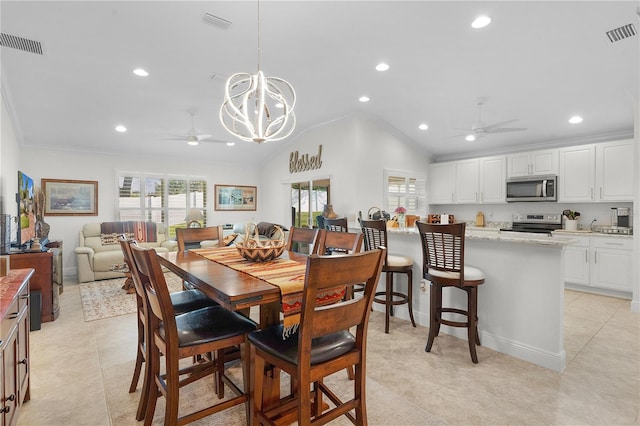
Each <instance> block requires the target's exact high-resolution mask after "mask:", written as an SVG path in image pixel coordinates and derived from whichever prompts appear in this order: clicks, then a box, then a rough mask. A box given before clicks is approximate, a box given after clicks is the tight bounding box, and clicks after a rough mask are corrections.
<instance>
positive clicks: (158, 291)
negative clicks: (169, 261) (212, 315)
mask: <svg viewBox="0 0 640 426" xmlns="http://www.w3.org/2000/svg"><path fill="white" fill-rule="evenodd" d="M131 254H132V258H133V261H134V262H135V267H136V269H137V274H138V277H139V279H140V281H141V284H142V288H143V290H144V294H145V296H146V298H147V303H148V314H149V315H148V317H147V321H148V322H149V326H150V329H151V330H157V329H158V326H159V324H164V329H165V340H166V341H167V343H168V344H172V343H173V344H175V345H176V347H177V346H178V343H177V342H178V340H177V339H178V335H177V333H176V320H175V312H174V309H173V304H172V303H171V296H170V295H169V288H168V287H167V282H166V280H165V278H164V273H163V272H162V267H161V266H160V261H159V260H158V255H157V254H156V251H155V250H154V249H148V248H144V247H138V246H131Z"/></svg>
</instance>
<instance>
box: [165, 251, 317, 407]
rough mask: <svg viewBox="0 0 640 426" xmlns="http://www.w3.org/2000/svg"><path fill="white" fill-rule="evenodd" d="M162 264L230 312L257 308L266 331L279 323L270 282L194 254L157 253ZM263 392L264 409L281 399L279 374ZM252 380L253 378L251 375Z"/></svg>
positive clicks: (272, 374)
mask: <svg viewBox="0 0 640 426" xmlns="http://www.w3.org/2000/svg"><path fill="white" fill-rule="evenodd" d="M157 255H158V258H159V260H160V264H162V265H163V266H165V267H166V268H167V269H169V270H170V271H171V272H173V273H175V274H176V275H178V276H179V277H180V278H181V279H182V280H183V281H187V282H189V283H190V284H192V285H193V286H195V287H196V288H197V289H198V290H200V291H202V292H203V293H204V294H205V295H207V296H208V297H209V298H211V299H212V300H215V301H216V302H218V303H219V304H220V305H221V306H223V307H225V308H227V309H229V310H231V311H241V312H243V313H245V314H246V315H248V311H249V308H251V307H254V306H258V307H259V310H260V320H259V327H260V328H264V327H268V326H270V325H275V324H278V323H279V322H280V313H281V306H280V304H281V295H280V289H279V288H278V287H277V286H275V285H273V284H269V283H268V282H266V281H264V280H262V279H260V278H256V277H254V276H251V275H249V274H246V273H244V272H240V271H238V270H235V269H232V268H230V267H228V266H225V265H222V264H220V263H217V262H214V261H212V260H209V259H207V258H205V257H203V256H200V255H199V254H196V253H194V252H191V251H188V250H187V251H177V252H168V253H157ZM307 257H308V256H307V255H305V254H300V253H296V252H292V251H287V250H285V252H284V253H283V254H282V256H280V258H281V259H290V260H294V261H300V262H306V259H307ZM265 374H266V377H265V383H264V387H265V388H269V389H270V391H268V392H263V395H264V401H263V404H264V405H265V406H269V405H270V404H271V403H273V402H275V401H277V400H278V399H279V398H280V372H279V371H276V370H272V371H268V372H266V373H265ZM249 377H251V375H249Z"/></svg>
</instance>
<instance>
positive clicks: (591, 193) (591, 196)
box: [589, 187, 593, 200]
mask: <svg viewBox="0 0 640 426" xmlns="http://www.w3.org/2000/svg"><path fill="white" fill-rule="evenodd" d="M589 198H591V199H592V200H593V187H592V188H590V189H589Z"/></svg>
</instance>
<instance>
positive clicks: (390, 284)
mask: <svg viewBox="0 0 640 426" xmlns="http://www.w3.org/2000/svg"><path fill="white" fill-rule="evenodd" d="M386 275H387V276H386V277H385V278H386V286H387V288H386V291H385V304H384V309H385V311H384V312H385V313H384V332H385V333H386V334H389V316H390V315H392V310H391V303H390V302H391V300H390V298H391V297H393V296H392V295H391V288H392V287H393V281H392V280H393V274H392V273H391V272H387V274H386Z"/></svg>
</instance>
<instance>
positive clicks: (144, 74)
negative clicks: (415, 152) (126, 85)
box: [133, 68, 149, 77]
mask: <svg viewBox="0 0 640 426" xmlns="http://www.w3.org/2000/svg"><path fill="white" fill-rule="evenodd" d="M133 73H134V74H135V75H137V76H138V77H147V76H148V75H149V73H148V72H147V70H145V69H142V68H136V69H135V70H133Z"/></svg>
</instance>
